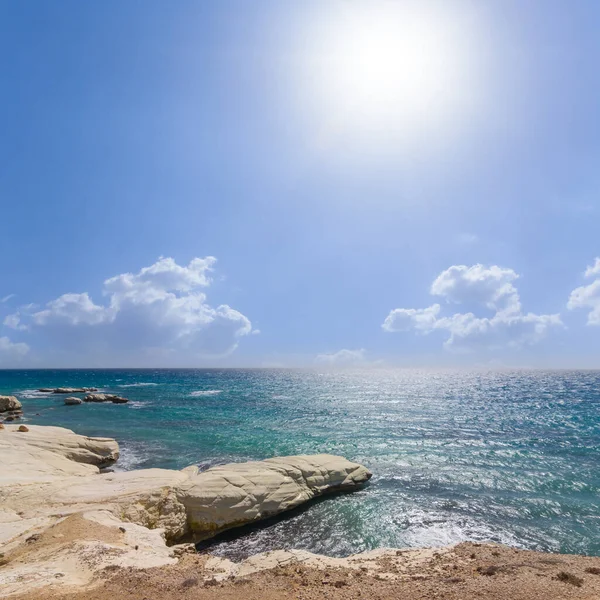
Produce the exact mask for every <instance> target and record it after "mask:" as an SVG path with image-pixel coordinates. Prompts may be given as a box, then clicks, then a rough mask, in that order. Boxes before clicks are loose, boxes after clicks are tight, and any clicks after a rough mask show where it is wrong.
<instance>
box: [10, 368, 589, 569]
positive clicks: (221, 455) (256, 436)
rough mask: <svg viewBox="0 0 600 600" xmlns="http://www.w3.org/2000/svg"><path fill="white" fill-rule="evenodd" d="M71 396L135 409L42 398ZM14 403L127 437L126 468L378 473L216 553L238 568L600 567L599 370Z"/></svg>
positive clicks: (94, 431)
mask: <svg viewBox="0 0 600 600" xmlns="http://www.w3.org/2000/svg"><path fill="white" fill-rule="evenodd" d="M62 385H67V386H94V387H98V388H102V389H103V390H107V391H111V392H117V393H119V394H121V395H125V396H127V397H128V398H129V399H130V403H129V404H126V405H113V404H84V405H81V406H74V407H72V406H64V405H63V398H64V396H57V395H44V394H40V393H37V392H35V390H36V389H37V388H39V387H56V386H62ZM0 393H10V394H15V395H16V396H17V397H18V398H19V399H20V400H21V401H22V402H23V405H24V410H25V417H26V421H28V422H31V423H35V424H41V425H62V426H65V427H68V428H71V429H73V430H75V431H76V432H78V433H83V434H88V435H102V436H110V437H114V438H116V439H117V440H118V441H119V443H120V445H121V449H122V459H121V460H120V461H119V462H120V465H119V468H121V469H131V468H144V467H166V468H183V467H185V466H187V465H190V464H200V465H202V466H210V465H213V464H220V463H224V462H230V461H245V460H249V459H262V458H267V457H270V456H276V455H287V454H300V453H316V452H329V453H334V454H341V455H343V456H346V457H347V458H349V459H352V460H355V461H358V462H361V463H363V464H365V465H366V466H368V467H369V468H370V469H371V470H372V471H373V473H374V476H373V479H372V481H371V483H370V484H369V485H368V486H367V487H366V488H365V489H364V490H362V491H359V492H357V493H354V494H349V495H342V496H337V497H332V498H328V499H326V500H324V501H322V502H318V503H315V504H312V505H311V506H309V507H308V508H307V509H306V510H302V511H297V512H295V513H293V514H291V515H289V516H288V517H286V518H284V519H280V520H278V521H275V522H270V523H268V526H266V527H260V528H254V529H249V530H246V531H244V532H243V535H241V536H238V534H237V533H236V534H235V536H232V535H229V536H227V539H223V540H221V541H217V543H216V544H215V545H214V546H213V547H212V549H211V550H212V551H213V552H216V553H220V554H223V555H228V556H231V557H234V558H235V557H241V556H244V555H247V554H252V553H255V552H259V551H263V550H268V549H272V548H286V547H287V548H289V547H294V548H305V549H308V550H311V551H314V552H320V553H325V554H329V555H338V556H339V555H346V554H350V553H353V552H359V551H363V550H367V549H371V548H376V547H382V546H393V547H407V546H431V545H441V544H448V543H453V542H457V541H460V540H494V541H498V542H503V543H508V544H512V545H515V546H519V547H525V548H532V549H538V550H548V551H557V552H574V553H582V554H591V555H600V496H599V493H600V454H599V450H600V372H595V371H546V372H542V371H513V372H458V371H419V370H390V371H384V370H381V371H378V370H373V371H366V370H365V371H344V372H337V373H326V372H318V371H302V370H268V369H267V370H219V369H211V370H90V371H83V370H73V371H65V370H60V371H50V370H44V371H0Z"/></svg>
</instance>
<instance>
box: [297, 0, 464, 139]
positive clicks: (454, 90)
mask: <svg viewBox="0 0 600 600" xmlns="http://www.w3.org/2000/svg"><path fill="white" fill-rule="evenodd" d="M451 4H452V3H446V4H442V3H435V4H432V3H431V2H426V1H423V2H402V1H401V0H398V1H390V0H388V1H385V0H380V1H378V0H372V1H369V2H367V1H365V2H345V3H341V4H336V3H332V5H331V6H334V7H335V8H333V9H329V10H328V11H327V12H326V14H321V15H320V16H319V18H318V20H316V22H313V24H312V30H311V35H310V38H309V39H310V44H309V45H308V46H307V56H308V62H307V65H308V70H309V73H310V74H309V79H308V81H309V83H308V85H307V88H308V90H307V91H308V94H309V95H310V96H311V102H312V106H314V107H316V108H317V109H318V111H319V112H320V113H321V116H322V117H324V118H326V119H329V120H330V121H331V122H338V123H342V126H343V127H354V128H357V129H371V130H373V129H375V130H385V131H388V132H390V131H397V132H403V133H404V134H406V135H407V134H408V133H409V132H410V130H411V129H414V128H415V126H416V125H417V124H418V123H421V124H422V123H424V122H426V123H433V122H436V123H438V124H439V123H441V122H442V121H443V120H444V119H450V118H451V117H452V113H453V111H455V110H456V108H457V106H460V104H461V100H462V98H463V97H464V92H465V87H466V86H467V87H468V82H467V81H466V71H467V69H466V67H467V62H468V60H467V59H468V56H467V54H468V53H467V51H466V43H465V42H466V39H465V38H466V36H465V35H464V31H463V28H462V26H461V20H460V19H458V18H457V14H456V13H455V12H450V11H449V9H447V8H445V7H448V6H449V5H451Z"/></svg>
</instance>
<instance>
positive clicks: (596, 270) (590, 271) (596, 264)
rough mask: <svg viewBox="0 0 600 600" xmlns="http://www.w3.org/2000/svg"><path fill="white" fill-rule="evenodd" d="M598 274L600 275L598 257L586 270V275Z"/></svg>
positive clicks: (599, 260) (593, 275) (599, 259)
mask: <svg viewBox="0 0 600 600" xmlns="http://www.w3.org/2000/svg"><path fill="white" fill-rule="evenodd" d="M596 275H600V258H598V257H596V258H595V259H594V264H593V265H590V266H588V267H587V269H586V270H585V276H586V277H595V276H596Z"/></svg>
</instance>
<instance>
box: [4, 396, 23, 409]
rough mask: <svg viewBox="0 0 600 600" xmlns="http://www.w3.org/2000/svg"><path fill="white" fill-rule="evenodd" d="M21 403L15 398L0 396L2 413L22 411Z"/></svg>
mask: <svg viewBox="0 0 600 600" xmlns="http://www.w3.org/2000/svg"><path fill="white" fill-rule="evenodd" d="M21 408H22V405H21V403H20V402H19V401H18V400H17V399H16V398H15V397H14V396H0V412H8V411H13V410H20V409H21Z"/></svg>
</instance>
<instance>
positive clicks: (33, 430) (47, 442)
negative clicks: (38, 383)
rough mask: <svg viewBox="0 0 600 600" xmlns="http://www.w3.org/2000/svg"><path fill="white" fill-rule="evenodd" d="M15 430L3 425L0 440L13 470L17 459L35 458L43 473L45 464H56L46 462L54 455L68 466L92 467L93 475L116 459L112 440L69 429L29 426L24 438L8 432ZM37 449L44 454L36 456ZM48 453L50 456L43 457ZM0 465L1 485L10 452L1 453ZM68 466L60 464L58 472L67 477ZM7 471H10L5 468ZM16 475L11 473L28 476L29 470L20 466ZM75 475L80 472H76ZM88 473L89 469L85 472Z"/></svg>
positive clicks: (117, 456)
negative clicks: (8, 448)
mask: <svg viewBox="0 0 600 600" xmlns="http://www.w3.org/2000/svg"><path fill="white" fill-rule="evenodd" d="M16 430H17V426H16V425H6V426H5V430H4V431H3V432H2V437H0V448H2V447H3V446H9V447H10V450H11V453H10V454H11V455H12V456H13V460H14V462H13V463H12V464H13V465H14V466H15V467H17V465H18V460H19V457H23V458H25V457H28V458H32V459H33V458H35V459H36V460H37V461H38V462H39V465H38V466H37V467H36V469H35V472H39V473H41V472H43V471H44V464H55V461H54V460H51V461H50V460H49V459H50V458H54V457H56V456H58V457H63V458H64V459H65V460H67V461H68V463H73V465H77V464H78V463H83V464H86V465H94V467H93V469H92V470H91V472H92V473H98V468H104V467H109V466H110V465H112V464H114V463H115V462H116V461H117V459H118V458H119V445H118V444H117V442H115V440H112V439H110V438H94V437H87V436H85V435H78V434H76V433H74V432H72V431H71V430H70V429H64V428H63V427H46V426H41V425H29V432H28V435H27V436H14V435H10V434H11V433H13V432H15V431H16ZM36 450H43V451H44V454H41V455H40V454H38V453H36ZM46 453H50V454H51V455H52V457H50V455H48V454H46ZM0 455H1V456H2V462H1V464H0V485H2V484H3V482H4V476H5V475H6V470H7V469H5V466H6V467H7V466H8V463H7V460H8V456H9V453H7V452H6V450H3V451H2V453H1V454H0ZM68 463H63V464H61V467H60V469H59V474H60V472H63V473H64V474H66V475H69V474H70V469H69V467H70V465H68ZM8 470H10V469H8ZM17 470H18V471H19V472H18V473H14V475H15V477H17V478H18V477H19V476H23V477H28V475H29V473H28V469H27V468H25V467H23V468H20V469H17ZM76 472H77V474H79V473H80V472H81V470H80V469H76ZM85 472H86V473H88V474H89V473H90V471H89V470H87V471H85Z"/></svg>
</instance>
